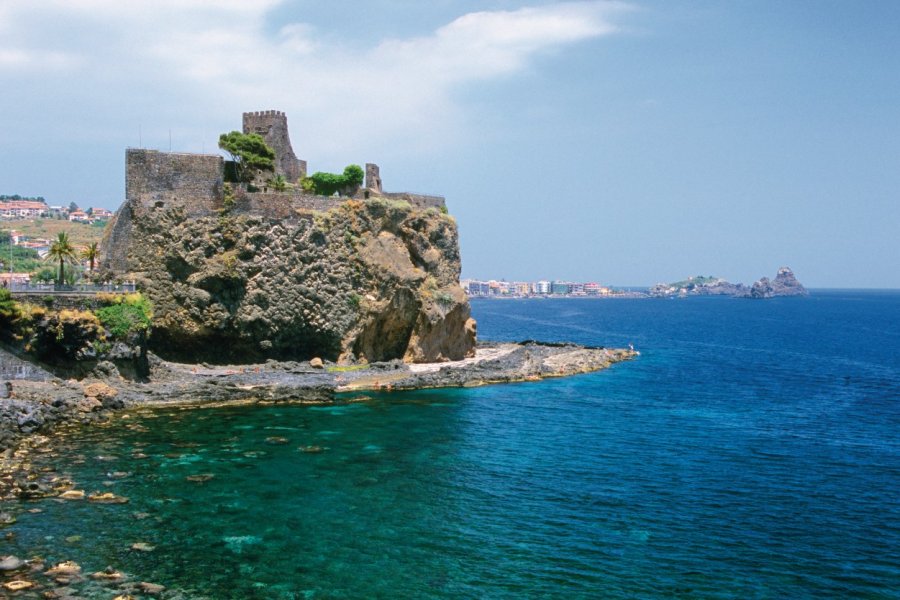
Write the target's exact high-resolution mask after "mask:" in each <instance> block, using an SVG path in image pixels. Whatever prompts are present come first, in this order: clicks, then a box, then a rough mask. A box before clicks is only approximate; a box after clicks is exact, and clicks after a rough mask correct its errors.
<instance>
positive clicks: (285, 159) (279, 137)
mask: <svg viewBox="0 0 900 600" xmlns="http://www.w3.org/2000/svg"><path fill="white" fill-rule="evenodd" d="M243 122H244V133H256V134H259V135H261V136H262V137H263V139H265V140H266V144H268V145H269V146H270V147H271V148H272V149H273V150H274V151H275V174H276V175H282V176H284V178H285V179H286V180H287V181H288V182H290V183H296V182H297V181H298V180H299V179H300V178H301V177H306V161H305V160H300V159H298V158H297V156H296V155H295V154H294V150H293V148H292V147H291V138H290V136H289V135H288V125H287V116H286V115H285V114H284V113H283V112H281V111H278V110H263V111H256V112H246V113H244V117H243Z"/></svg>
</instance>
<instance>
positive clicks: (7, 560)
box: [0, 555, 26, 572]
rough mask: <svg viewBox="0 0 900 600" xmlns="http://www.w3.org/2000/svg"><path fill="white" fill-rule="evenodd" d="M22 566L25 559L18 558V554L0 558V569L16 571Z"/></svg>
mask: <svg viewBox="0 0 900 600" xmlns="http://www.w3.org/2000/svg"><path fill="white" fill-rule="evenodd" d="M24 566H26V565H25V561H24V560H22V559H20V558H19V557H18V556H13V555H9V556H5V557H3V559H2V560H0V571H4V572H10V571H18V570H19V569H21V568H22V567H24Z"/></svg>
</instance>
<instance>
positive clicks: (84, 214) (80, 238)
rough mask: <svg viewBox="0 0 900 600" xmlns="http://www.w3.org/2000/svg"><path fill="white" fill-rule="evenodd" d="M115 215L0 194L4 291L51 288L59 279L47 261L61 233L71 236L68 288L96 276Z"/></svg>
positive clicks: (0, 278) (0, 277)
mask: <svg viewBox="0 0 900 600" xmlns="http://www.w3.org/2000/svg"><path fill="white" fill-rule="evenodd" d="M112 216H113V213H112V211H110V210H107V209H105V208H99V207H85V208H81V207H79V206H78V205H77V204H76V203H74V202H71V203H69V205H68V206H52V205H49V204H47V202H46V201H45V200H44V198H42V197H22V196H19V195H14V196H10V195H0V268H2V272H0V286H2V287H5V288H9V289H13V288H23V287H27V286H32V285H34V284H46V285H49V284H50V283H52V282H53V280H54V279H55V278H57V276H58V272H57V269H56V267H55V266H54V265H52V264H49V262H48V256H49V255H50V253H51V248H52V247H53V245H54V243H57V242H58V236H59V234H60V233H65V234H66V235H67V236H68V238H67V239H68V241H69V243H70V244H71V251H72V255H71V256H69V257H68V258H67V259H66V261H67V262H69V263H70V264H71V265H72V266H74V268H69V269H67V270H66V272H65V275H66V279H67V280H68V281H66V282H65V283H67V284H74V283H76V282H78V281H80V280H81V279H83V278H84V276H86V275H91V276H92V275H93V274H94V268H95V266H96V264H95V263H96V256H97V246H98V243H99V241H100V238H101V237H102V235H103V228H104V227H105V226H106V224H107V223H108V222H109V220H110V219H111V218H112Z"/></svg>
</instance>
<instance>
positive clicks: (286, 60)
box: [0, 0, 627, 152]
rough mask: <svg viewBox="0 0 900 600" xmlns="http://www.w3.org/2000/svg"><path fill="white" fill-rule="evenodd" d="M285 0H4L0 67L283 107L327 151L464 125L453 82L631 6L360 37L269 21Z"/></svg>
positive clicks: (171, 100) (169, 108)
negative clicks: (365, 40)
mask: <svg viewBox="0 0 900 600" xmlns="http://www.w3.org/2000/svg"><path fill="white" fill-rule="evenodd" d="M280 4H282V1H281V0H262V1H253V2H250V1H246V0H225V1H222V0H154V1H146V2H144V1H129V2H123V1H122V0H46V1H43V2H39V3H38V2H34V3H31V2H29V3H25V2H13V1H12V0H0V17H3V20H4V21H5V23H6V25H7V35H6V36H4V39H3V42H2V43H0V77H2V76H3V74H4V72H11V71H12V70H13V69H15V70H17V72H18V76H22V71H23V67H25V68H28V67H32V66H39V65H41V66H45V67H52V68H55V69H57V70H63V68H65V69H67V70H69V71H71V76H72V77H77V78H78V80H79V82H80V83H81V84H82V85H83V86H85V88H87V89H89V86H91V85H94V86H95V87H96V88H97V93H102V94H105V95H106V97H107V98H109V97H110V95H112V96H114V97H115V98H117V100H118V101H119V102H121V103H122V104H123V105H128V104H130V103H132V102H133V101H135V100H137V95H138V94H140V95H142V96H144V95H146V94H157V95H158V99H157V103H158V106H159V109H160V110H161V111H162V112H163V113H166V112H169V113H174V112H177V111H179V110H185V106H184V104H185V102H186V100H189V101H190V103H192V104H193V105H194V106H195V109H194V110H195V111H196V112H200V113H203V114H206V115H221V116H222V117H225V116H230V117H231V119H234V116H235V115H236V114H237V113H239V112H240V111H242V110H257V109H265V108H279V109H282V110H285V111H287V113H288V115H289V116H291V117H292V123H293V124H294V126H295V127H296V124H297V121H298V120H299V121H302V126H303V130H304V135H303V137H304V138H307V139H309V138H312V139H318V140H321V141H320V142H319V147H318V149H319V150H323V151H326V152H327V151H328V150H329V147H328V145H329V144H331V145H332V146H333V147H334V148H339V147H344V148H346V147H351V148H352V147H354V146H355V145H356V144H357V142H358V141H359V140H361V139H366V138H372V137H373V136H378V137H380V138H382V139H386V140H404V141H405V142H406V143H413V144H414V145H416V143H415V141H416V140H418V144H417V145H418V146H420V147H421V148H422V149H428V146H429V145H430V144H432V143H434V140H443V141H446V140H447V139H449V138H451V137H453V136H454V135H462V134H461V132H465V127H464V126H465V109H464V107H463V106H461V105H460V100H459V97H460V96H461V95H460V94H458V93H457V92H458V91H459V90H460V88H462V87H463V86H466V85H469V84H474V83H481V82H484V81H485V80H490V79H492V78H497V77H501V76H508V75H514V74H516V73H519V72H521V71H522V70H523V69H526V68H528V67H529V65H530V64H531V63H532V60H533V59H534V58H535V57H536V56H537V55H539V54H541V53H544V52H548V51H555V50H558V49H560V48H562V47H563V46H565V45H567V44H571V43H573V42H578V41H581V40H587V39H591V38H596V37H598V36H603V35H607V34H610V33H612V32H614V31H616V28H615V26H614V25H613V24H612V22H611V19H612V17H613V16H614V15H615V14H616V13H617V12H619V11H621V10H623V9H625V8H627V6H626V5H623V4H618V3H608V2H598V1H584V2H569V3H558V4H549V5H545V6H537V7H527V8H521V9H518V10H511V11H494V12H474V13H470V14H466V15H463V16H461V17H459V18H458V19H456V20H454V21H452V22H451V23H448V24H447V25H444V26H443V27H440V28H438V29H437V30H435V31H433V32H431V33H430V34H428V35H424V36H420V37H414V38H408V39H387V40H383V41H381V42H380V43H378V44H376V45H374V46H372V47H369V48H362V49H360V48H358V47H356V46H352V45H342V44H341V42H340V41H339V38H337V37H336V36H329V35H327V33H326V32H319V31H318V30H317V29H315V28H314V27H312V26H311V25H310V24H307V23H287V24H284V25H282V26H281V27H280V29H278V31H277V32H275V33H271V32H270V31H269V30H268V29H267V27H266V25H267V21H266V19H267V17H268V16H269V15H270V13H271V11H272V10H273V9H274V8H276V7H278V6H279V5H280ZM61 77H62V76H61ZM52 85H53V82H52V81H51V82H48V86H52ZM107 101H108V100H107ZM107 119H108V117H107Z"/></svg>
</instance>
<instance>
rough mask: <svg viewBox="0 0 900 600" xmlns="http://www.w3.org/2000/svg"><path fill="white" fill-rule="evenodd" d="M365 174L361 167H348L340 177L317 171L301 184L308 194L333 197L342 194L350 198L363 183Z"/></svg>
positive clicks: (305, 178)
mask: <svg viewBox="0 0 900 600" xmlns="http://www.w3.org/2000/svg"><path fill="white" fill-rule="evenodd" d="M363 177H364V173H363V170H362V167H360V166H359V165H347V166H346V167H345V168H344V172H343V173H342V174H340V175H338V174H336V173H323V172H321V171H317V172H315V173H313V174H312V175H310V176H309V177H304V178H303V180H302V181H301V182H300V184H301V185H302V186H303V189H305V190H306V191H308V192H312V193H314V194H318V195H319V196H332V195H334V194H340V195H342V196H350V195H352V194H353V193H354V192H355V191H356V190H358V189H359V186H361V185H362V183H363Z"/></svg>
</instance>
